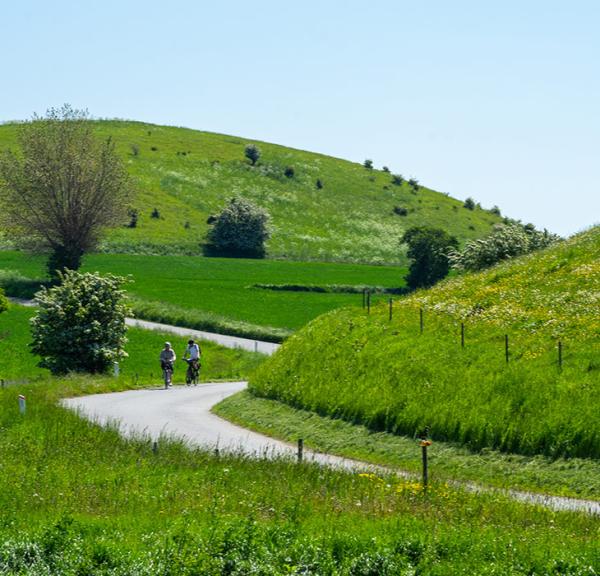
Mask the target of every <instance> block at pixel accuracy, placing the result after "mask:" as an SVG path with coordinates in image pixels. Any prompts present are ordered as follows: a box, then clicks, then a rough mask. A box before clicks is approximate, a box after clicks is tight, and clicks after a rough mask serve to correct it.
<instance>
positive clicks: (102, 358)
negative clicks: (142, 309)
mask: <svg viewBox="0 0 600 576" xmlns="http://www.w3.org/2000/svg"><path fill="white" fill-rule="evenodd" d="M59 274H60V279H61V284H60V285H58V286H54V287H52V288H49V289H48V288H42V290H41V291H40V292H38V293H37V294H36V297H35V301H36V303H37V305H38V312H37V314H36V316H34V318H32V320H31V332H32V335H33V342H32V344H31V350H32V351H33V352H34V353H35V354H38V355H39V356H41V358H42V360H41V362H40V366H42V367H43V368H48V369H49V370H50V371H51V372H52V373H53V374H65V373H67V372H90V373H102V372H106V371H107V370H108V368H109V367H110V366H111V364H112V363H113V362H115V361H118V360H120V359H121V358H123V357H125V356H127V354H126V352H125V351H124V350H123V346H124V345H125V343H126V342H127V338H126V337H125V333H126V331H127V327H126V326H125V318H126V316H127V315H128V314H129V313H130V310H129V307H128V306H127V305H126V304H124V302H123V296H124V291H123V290H122V289H121V287H122V285H123V284H124V283H125V278H122V277H119V276H112V275H107V276H100V275H99V274H90V273H86V274H80V273H79V272H75V271H71V270H69V271H67V272H65V273H64V274H62V273H59Z"/></svg>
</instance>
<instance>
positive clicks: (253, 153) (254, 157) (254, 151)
mask: <svg viewBox="0 0 600 576" xmlns="http://www.w3.org/2000/svg"><path fill="white" fill-rule="evenodd" d="M244 156H246V158H248V160H250V164H252V166H254V165H256V163H257V162H258V159H259V158H260V150H259V148H258V146H255V145H254V144H248V146H246V148H245V150H244Z"/></svg>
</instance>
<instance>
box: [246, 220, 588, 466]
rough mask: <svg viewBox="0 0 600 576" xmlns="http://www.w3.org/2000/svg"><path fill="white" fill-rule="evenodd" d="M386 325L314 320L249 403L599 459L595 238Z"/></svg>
mask: <svg viewBox="0 0 600 576" xmlns="http://www.w3.org/2000/svg"><path fill="white" fill-rule="evenodd" d="M420 310H423V333H422V334H421V327H420ZM388 313H389V310H388V307H387V305H386V304H384V303H380V304H379V305H376V306H375V307H374V308H373V309H372V311H371V314H370V315H368V314H367V313H366V311H365V310H363V309H360V308H356V307H354V308H345V309H341V310H336V311H333V312H330V313H328V314H325V315H324V316H321V317H319V318H317V319H316V320H314V321H313V322H311V323H310V324H308V325H307V326H306V327H305V328H304V329H303V330H301V331H300V332H298V333H297V334H296V335H295V336H292V337H291V338H290V339H289V340H288V341H287V342H286V343H285V344H284V345H283V347H282V349H281V351H280V352H279V353H278V354H276V355H275V356H274V357H273V358H272V359H270V360H269V361H267V362H266V363H265V364H263V365H262V366H261V367H260V368H259V370H258V372H257V374H256V375H255V377H254V378H252V379H251V389H252V391H253V392H254V393H255V394H256V395H260V396H265V397H270V398H275V399H278V400H281V401H283V402H286V403H288V404H291V405H293V406H296V407H302V408H305V409H308V410H312V411H315V412H318V413H320V414H325V415H330V416H334V417H338V418H342V419H345V420H348V421H351V422H355V423H363V424H366V425H367V426H368V427H370V428H371V429H375V430H386V431H390V432H395V433H401V434H406V435H410V436H413V435H415V434H417V433H419V432H424V431H427V430H428V431H429V434H430V435H431V437H432V438H434V439H439V440H450V441H457V442H460V443H463V444H465V445H467V446H469V447H471V448H473V449H482V448H487V447H489V448H494V449H500V450H503V451H506V452H517V453H522V454H544V455H548V456H552V457H558V456H566V457H570V456H578V457H591V458H596V459H597V458H600V432H599V431H600V388H599V387H598V382H599V381H600V227H595V228H593V229H591V230H589V231H587V232H584V233H581V234H579V235H577V236H574V237H573V238H571V239H569V240H567V241H565V242H562V243H560V244H558V245H556V246H555V247H553V248H550V249H547V250H546V251H543V252H538V253H534V254H530V255H528V256H526V257H523V258H520V259H516V260H514V261H511V262H507V263H505V264H502V265H499V266H496V267H494V268H492V269H490V270H488V271H486V272H483V273H479V274H467V275H464V276H461V277H458V278H455V279H452V280H448V281H446V282H444V283H442V284H440V285H438V286H436V287H434V288H433V289H431V290H427V291H421V292H417V293H415V294H413V295H411V296H410V297H407V298H403V299H402V300H400V301H398V302H396V303H395V307H394V310H393V319H392V320H391V321H390V320H389V315H388ZM461 324H463V325H464V335H465V339H464V348H463V347H462V346H461ZM505 337H508V361H507V357H506V348H505V344H506V341H505ZM559 342H560V344H561V346H562V367H560V366H559V359H558V344H559Z"/></svg>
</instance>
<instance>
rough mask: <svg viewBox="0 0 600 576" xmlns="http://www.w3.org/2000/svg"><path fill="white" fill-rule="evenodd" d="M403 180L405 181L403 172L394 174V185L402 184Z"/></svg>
mask: <svg viewBox="0 0 600 576" xmlns="http://www.w3.org/2000/svg"><path fill="white" fill-rule="evenodd" d="M403 182H404V178H403V176H402V174H394V175H393V176H392V184H393V185H394V186H402V183H403Z"/></svg>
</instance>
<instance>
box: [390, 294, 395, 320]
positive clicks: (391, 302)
mask: <svg viewBox="0 0 600 576" xmlns="http://www.w3.org/2000/svg"><path fill="white" fill-rule="evenodd" d="M393 305H394V300H393V299H392V298H390V322H391V321H392V309H393Z"/></svg>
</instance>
